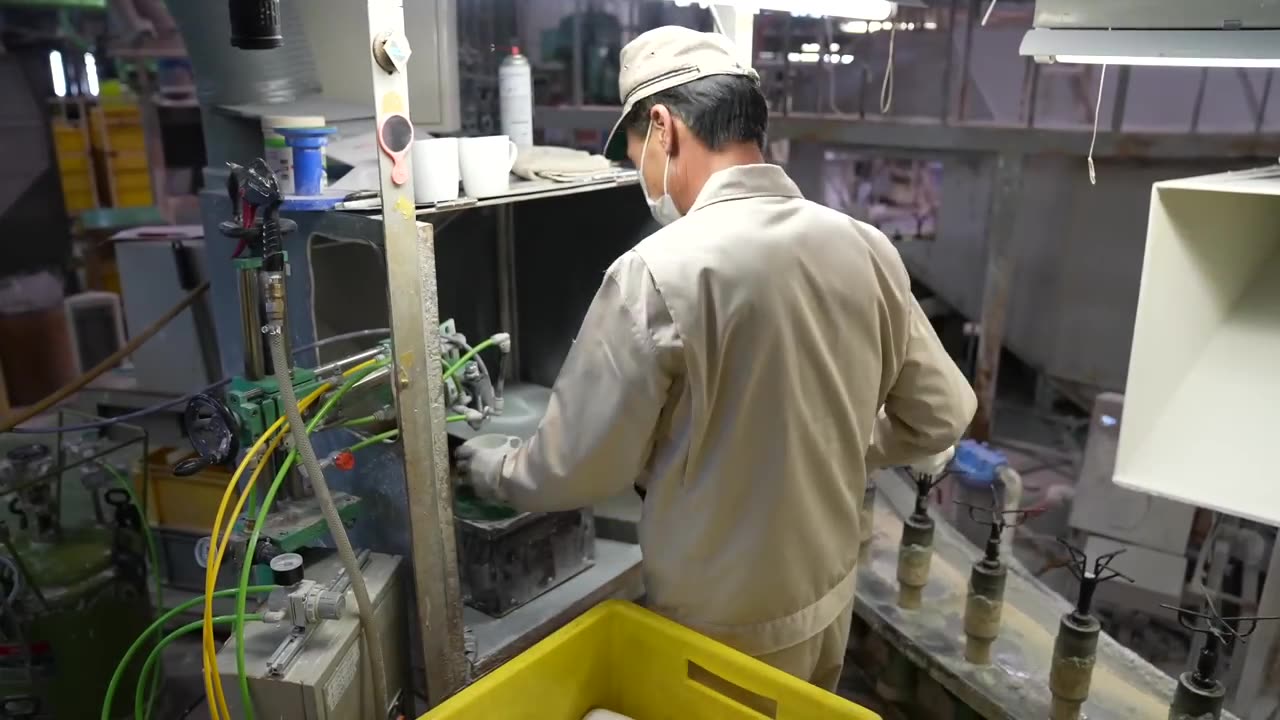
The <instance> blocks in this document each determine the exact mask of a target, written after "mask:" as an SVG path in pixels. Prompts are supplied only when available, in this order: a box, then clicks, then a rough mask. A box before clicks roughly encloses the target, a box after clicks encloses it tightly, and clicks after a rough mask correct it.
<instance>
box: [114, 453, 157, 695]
mask: <svg viewBox="0 0 1280 720" xmlns="http://www.w3.org/2000/svg"><path fill="white" fill-rule="evenodd" d="M98 466H99V467H101V468H102V469H103V470H104V471H106V473H107V474H108V475H110V476H111V477H112V478H113V479H114V480H115V481H116V484H117V485H119V486H120V487H121V488H122V489H123V490H124V491H125V493H126V494H127V495H128V496H129V502H130V503H132V504H133V506H134V507H135V508H137V509H138V512H139V514H141V516H142V517H141V525H142V536H143V538H144V539H145V541H146V543H147V554H148V555H150V556H151V558H150V559H151V578H152V581H153V582H154V583H155V586H156V607H157V608H162V607H164V583H163V582H161V580H160V549H159V546H158V545H157V544H156V538H155V535H154V534H152V532H151V523H150V522H149V521H148V520H147V515H146V512H147V509H146V506H144V505H143V504H142V503H140V502H138V495H137V493H135V492H134V491H133V485H132V483H130V482H129V481H128V480H126V479H125V478H124V476H123V475H121V474H120V473H119V472H117V471H116V469H115V468H113V467H111V466H110V465H108V464H107V463H98ZM159 686H160V673H156V674H155V675H154V676H153V677H152V682H151V690H150V692H149V693H148V697H147V714H146V716H147V718H148V720H149V719H150V717H151V713H152V711H153V710H154V709H155V703H156V693H157V690H158V689H159Z"/></svg>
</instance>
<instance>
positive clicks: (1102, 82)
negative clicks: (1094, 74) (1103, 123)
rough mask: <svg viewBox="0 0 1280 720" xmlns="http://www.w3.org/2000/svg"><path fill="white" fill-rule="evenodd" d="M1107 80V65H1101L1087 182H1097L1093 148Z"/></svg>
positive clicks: (1095, 143)
mask: <svg viewBox="0 0 1280 720" xmlns="http://www.w3.org/2000/svg"><path fill="white" fill-rule="evenodd" d="M1106 82H1107V66H1106V65H1103V66H1102V73H1101V74H1100V75H1099V76H1098V104H1097V105H1096V106H1095V107H1094V108H1093V139H1092V140H1090V141H1089V184H1090V185H1097V184H1098V170H1097V168H1096V167H1095V166H1094V164H1093V150H1094V148H1096V147H1097V146H1098V122H1099V120H1100V119H1101V116H1102V88H1103V87H1105V86H1106Z"/></svg>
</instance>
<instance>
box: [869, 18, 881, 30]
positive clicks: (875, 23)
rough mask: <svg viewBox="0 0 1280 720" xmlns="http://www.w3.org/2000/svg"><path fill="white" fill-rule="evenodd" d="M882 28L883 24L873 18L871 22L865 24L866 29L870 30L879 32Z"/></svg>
mask: <svg viewBox="0 0 1280 720" xmlns="http://www.w3.org/2000/svg"><path fill="white" fill-rule="evenodd" d="M882 28H884V24H883V23H880V22H879V21H874V20H873V21H872V22H871V23H869V24H868V25H867V30H869V31H871V32H880V30H881V29H882Z"/></svg>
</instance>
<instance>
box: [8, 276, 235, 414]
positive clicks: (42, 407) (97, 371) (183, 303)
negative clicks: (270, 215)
mask: <svg viewBox="0 0 1280 720" xmlns="http://www.w3.org/2000/svg"><path fill="white" fill-rule="evenodd" d="M208 289H209V282H208V281H207V280H206V281H205V282H202V283H200V285H198V286H197V287H196V289H194V290H192V291H191V292H189V293H187V296H186V297H184V298H183V299H182V300H179V301H178V303H177V304H176V305H174V306H173V307H171V308H169V310H168V311H167V312H165V314H163V315H161V316H160V317H159V318H158V319H157V320H156V321H155V322H153V323H151V324H150V325H148V326H147V327H146V329H144V330H143V331H142V332H140V333H138V334H137V335H135V336H134V337H133V338H132V339H131V340H129V342H127V343H125V344H124V347H122V348H120V349H119V350H116V351H115V352H113V353H111V355H109V356H107V358H106V359H104V360H103V361H102V362H100V363H98V364H97V365H94V366H93V367H92V368H90V369H89V370H87V371H85V372H84V373H82V374H81V375H80V376H79V377H77V378H75V379H74V380H72V381H71V382H69V383H67V384H66V385H63V386H62V387H60V388H58V389H57V390H55V391H54V392H53V393H52V394H50V395H48V396H46V397H44V398H43V399H42V400H40V402H37V403H36V404H34V405H32V406H30V407H28V408H25V409H23V410H17V411H14V412H12V413H10V414H8V415H6V416H5V417H4V418H0V432H7V431H9V430H12V429H13V428H15V427H17V426H18V425H21V424H22V423H24V422H26V421H28V420H30V419H31V418H33V417H35V416H37V415H39V414H41V413H43V412H45V411H46V410H48V409H49V408H51V407H53V406H55V405H57V404H58V403H60V402H62V401H63V400H65V399H66V398H67V396H69V395H71V394H72V393H75V392H76V391H78V390H80V389H81V388H83V387H84V386H85V385H88V384H89V383H91V382H93V381H94V380H97V379H98V377H99V376H100V375H102V374H103V373H105V372H106V371H108V370H110V369H112V368H114V367H116V366H117V365H119V364H120V361H121V360H124V359H125V358H126V357H129V356H130V355H132V354H133V352H134V351H135V350H137V349H138V348H140V347H142V346H143V344H145V343H146V342H147V341H148V340H150V339H151V338H152V337H153V336H155V334H156V333H158V332H160V331H161V330H162V329H164V327H165V326H166V325H168V324H169V321H170V320H173V319H174V318H175V317H177V316H178V315H179V314H181V313H182V312H183V311H184V310H186V309H187V308H188V307H190V306H191V304H192V303H194V302H195V301H196V300H198V299H199V298H200V296H201V295H203V294H204V293H205V291H207V290H208Z"/></svg>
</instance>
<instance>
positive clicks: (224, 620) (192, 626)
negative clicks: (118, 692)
mask: <svg viewBox="0 0 1280 720" xmlns="http://www.w3.org/2000/svg"><path fill="white" fill-rule="evenodd" d="M261 619H262V616H261V615H257V614H255V615H246V616H237V615H219V616H218V617H215V618H214V619H213V624H214V625H228V624H230V623H232V622H234V621H236V620H240V621H244V620H261ZM203 627H204V621H203V620H197V621H195V622H193V623H187V624H186V625H183V626H182V627H180V628H178V629H177V630H174V631H173V632H171V633H169V634H168V635H165V636H164V639H163V640H161V641H160V643H159V644H157V645H156V646H155V648H154V649H153V650H152V651H151V654H150V655H148V656H147V661H146V662H145V663H143V665H142V674H143V675H146V674H147V673H148V672H151V667H152V666H153V665H155V664H156V661H157V660H159V659H160V654H161V653H163V652H164V649H165V648H166V647H168V646H169V644H170V643H172V642H173V641H174V640H177V639H178V638H180V637H182V636H183V635H187V634H189V633H193V632H195V631H196V630H199V629H201V628H203ZM141 705H142V683H138V687H137V689H136V690H134V692H133V717H134V720H142V711H141V710H140V709H139V708H140V706H141ZM245 712H246V714H248V713H249V708H247V707H246V708H245Z"/></svg>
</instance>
